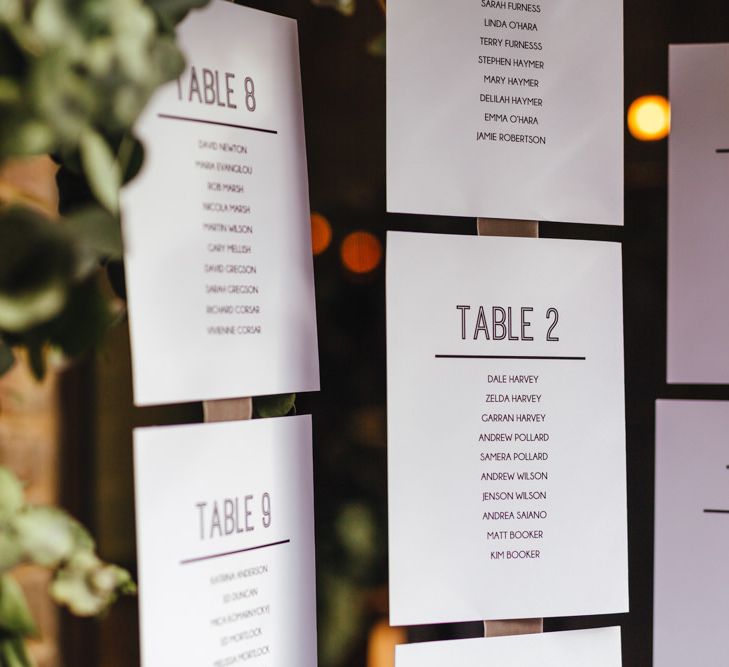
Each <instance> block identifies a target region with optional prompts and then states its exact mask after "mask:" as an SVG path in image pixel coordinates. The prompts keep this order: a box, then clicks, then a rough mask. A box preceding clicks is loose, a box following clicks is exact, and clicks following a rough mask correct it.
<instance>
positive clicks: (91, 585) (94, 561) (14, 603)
mask: <svg viewBox="0 0 729 667" xmlns="http://www.w3.org/2000/svg"><path fill="white" fill-rule="evenodd" d="M94 548H95V547H94V541H93V540H92V539H91V536H90V535H89V534H88V532H87V531H86V529H85V528H84V527H83V526H81V524H79V523H78V522H77V521H76V520H75V519H73V518H72V517H71V516H69V515H68V514H66V513H65V512H64V511H62V510H60V509H58V508H55V507H38V506H34V505H29V504H27V503H26V501H25V498H24V496H23V488H22V484H21V483H20V481H19V480H18V479H17V478H16V477H15V475H13V474H12V473H11V472H10V471H9V470H7V469H6V468H3V467H0V665H2V667H10V666H11V665H21V666H23V667H26V666H29V665H30V664H31V663H30V661H29V659H28V656H27V654H26V652H25V647H24V645H23V640H24V639H26V638H28V637H35V636H37V634H38V630H37V628H36V625H35V621H34V620H33V617H32V615H31V613H30V610H29V609H28V605H27V603H26V601H25V597H24V596H23V592H22V590H21V589H20V587H19V586H18V584H17V583H16V582H15V580H14V579H13V578H12V576H11V575H10V570H12V568H14V567H15V566H17V565H20V564H21V563H28V564H33V565H37V566H41V567H45V568H48V569H50V570H51V571H52V572H53V580H52V583H51V586H50V594H51V596H52V597H53V599H54V600H55V601H56V602H57V603H58V604H61V605H65V606H66V607H68V608H69V609H70V610H71V612H73V613H74V614H76V615H79V616H95V615H98V614H101V613H103V612H104V611H105V610H106V609H107V608H108V607H109V605H111V604H112V603H113V602H114V601H115V600H116V598H117V597H118V596H119V595H129V594H133V593H135V591H136V589H135V586H134V583H133V581H132V578H131V576H130V575H129V573H128V572H127V571H126V570H123V569H122V568H120V567H117V566H116V565H110V564H108V563H104V562H103V561H101V560H100V559H99V557H98V556H97V555H96V553H95V552H94Z"/></svg>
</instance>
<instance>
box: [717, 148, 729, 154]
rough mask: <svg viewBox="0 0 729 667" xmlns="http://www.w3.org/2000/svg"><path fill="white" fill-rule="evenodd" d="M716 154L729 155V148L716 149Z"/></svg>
mask: <svg viewBox="0 0 729 667" xmlns="http://www.w3.org/2000/svg"><path fill="white" fill-rule="evenodd" d="M716 152H717V153H719V154H722V153H729V148H717V149H716Z"/></svg>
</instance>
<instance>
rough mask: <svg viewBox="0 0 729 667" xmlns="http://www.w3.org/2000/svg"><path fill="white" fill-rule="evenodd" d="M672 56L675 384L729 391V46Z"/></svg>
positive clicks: (686, 48) (686, 49) (671, 345)
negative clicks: (722, 386) (721, 387)
mask: <svg viewBox="0 0 729 667" xmlns="http://www.w3.org/2000/svg"><path fill="white" fill-rule="evenodd" d="M670 55H671V58H670V64H671V67H670V93H671V136H670V137H669V151H668V153H669V165H668V320H667V327H668V365H667V373H668V382H670V383H676V384H729V345H727V341H729V314H728V313H727V308H726V304H727V302H729V262H727V257H728V256H729V225H727V211H729V187H727V183H729V44H682V45H680V46H671V51H670Z"/></svg>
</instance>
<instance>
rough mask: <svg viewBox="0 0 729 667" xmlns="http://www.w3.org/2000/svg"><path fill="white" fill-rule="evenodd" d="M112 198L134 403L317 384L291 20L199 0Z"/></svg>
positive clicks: (294, 30)
mask: <svg viewBox="0 0 729 667" xmlns="http://www.w3.org/2000/svg"><path fill="white" fill-rule="evenodd" d="M179 39H180V42H181V45H182V48H183V51H184V52H185V54H186V57H187V61H188V65H187V69H186V71H185V72H184V73H183V74H182V75H181V76H180V78H179V80H178V81H174V82H171V83H169V84H168V85H167V86H165V87H164V88H162V89H161V90H160V91H159V92H158V93H157V95H156V96H155V97H154V98H153V99H152V101H151V103H150V105H149V106H148V108H147V109H146V110H145V112H144V114H143V116H142V117H141V119H140V121H139V123H138V126H137V128H136V131H137V134H138V135H139V137H140V139H141V140H142V141H143V142H144V144H145V148H146V160H145V164H144V167H143V170H142V172H141V173H140V175H139V176H138V177H137V178H136V179H135V180H134V181H133V182H132V183H131V184H130V185H129V186H128V187H127V188H126V189H125V192H124V193H123V196H122V213H123V231H124V240H125V251H126V254H125V267H126V277H127V289H128V297H129V320H130V330H131V339H132V352H133V372H134V373H133V374H134V396H135V402H136V403H137V405H150V404H157V403H174V402H185V401H197V400H214V399H225V398H237V397H240V396H257V395H263V394H283V393H291V392H297V391H315V390H318V388H319V371H318V352H317V340H316V321H315V304H314V283H313V264H312V255H311V238H310V235H311V232H310V224H309V202H308V185H307V172H306V153H305V146H304V126H303V112H302V98H301V81H300V71H299V55H298V38H297V28H296V22H295V21H293V20H291V19H287V18H283V17H280V16H274V15H272V14H266V13H264V12H259V11H255V10H252V9H248V8H244V7H238V6H236V5H234V4H233V3H230V2H223V1H222V0H214V1H213V2H212V3H211V4H210V5H209V6H208V7H207V8H206V9H204V10H201V11H194V12H192V13H191V14H190V15H189V16H188V18H187V19H186V20H185V21H184V22H183V24H182V25H181V27H180V28H179Z"/></svg>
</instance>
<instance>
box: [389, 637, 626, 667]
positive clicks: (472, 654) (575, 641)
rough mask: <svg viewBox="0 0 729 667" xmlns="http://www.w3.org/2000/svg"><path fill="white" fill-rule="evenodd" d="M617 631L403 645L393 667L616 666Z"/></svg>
mask: <svg viewBox="0 0 729 667" xmlns="http://www.w3.org/2000/svg"><path fill="white" fill-rule="evenodd" d="M621 664H622V657H621V650H620V628H605V629H600V630H578V631H573V632H550V633H547V634H544V635H522V636H518V637H499V638H495V639H464V640H460V641H445V642H430V643H428V642H424V643H419V644H406V645H402V646H398V647H396V649H395V665H396V667H443V665H458V667H483V665H498V667H587V666H588V665H589V667H620V666H621Z"/></svg>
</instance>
